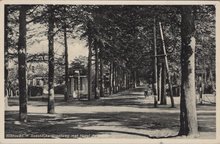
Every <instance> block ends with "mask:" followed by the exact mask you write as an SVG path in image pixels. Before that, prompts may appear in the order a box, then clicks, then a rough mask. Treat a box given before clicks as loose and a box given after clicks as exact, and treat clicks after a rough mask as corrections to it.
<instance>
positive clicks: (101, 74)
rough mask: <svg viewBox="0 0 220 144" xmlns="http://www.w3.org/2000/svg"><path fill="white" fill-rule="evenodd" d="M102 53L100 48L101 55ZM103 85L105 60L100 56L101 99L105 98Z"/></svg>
mask: <svg viewBox="0 0 220 144" xmlns="http://www.w3.org/2000/svg"><path fill="white" fill-rule="evenodd" d="M101 53H102V52H101V48H100V54H101ZM103 84H104V81H103V60H102V57H101V55H100V97H103V96H104V89H103Z"/></svg>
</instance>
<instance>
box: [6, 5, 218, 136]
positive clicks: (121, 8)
mask: <svg viewBox="0 0 220 144" xmlns="http://www.w3.org/2000/svg"><path fill="white" fill-rule="evenodd" d="M214 14H215V8H214V7H213V6H131V5H118V6H111V5H93V6H88V5H6V6H5V85H7V81H8V74H7V73H8V68H7V66H8V65H7V63H8V56H9V53H8V50H9V49H10V48H16V49H17V55H18V66H19V69H18V72H19V93H20V94H19V96H20V97H19V102H20V114H19V117H20V121H27V89H26V56H27V53H26V48H27V43H26V41H27V39H29V40H30V39H31V40H32V41H33V42H34V41H36V37H39V35H40V34H39V33H36V32H35V33H31V30H29V29H27V27H28V28H30V26H32V25H34V24H40V25H44V26H45V27H47V31H45V32H44V35H47V38H48V55H49V58H48V69H49V73H48V92H49V94H48V113H54V112H55V109H54V103H55V101H54V53H55V52H54V41H55V40H57V41H58V40H60V39H63V42H62V43H63V45H64V48H65V81H66V92H65V100H66V101H68V99H69V96H68V89H69V88H68V80H69V79H68V75H69V74H68V66H69V64H68V38H71V37H74V36H76V35H75V34H76V33H77V35H78V36H80V37H81V38H83V39H86V41H87V46H88V65H87V68H88V69H87V74H88V100H91V99H94V98H96V99H98V98H99V97H100V96H103V95H104V91H103V74H104V71H105V70H106V69H107V70H108V73H109V79H110V88H109V92H110V94H112V93H116V92H117V91H120V90H123V89H125V88H132V87H135V86H136V84H137V81H138V80H137V78H140V77H146V76H148V77H151V78H153V77H154V75H155V73H157V72H156V71H154V67H155V65H154V64H155V63H154V62H155V60H159V58H157V59H156V58H155V59H154V57H156V55H154V49H153V47H155V48H156V51H157V54H160V53H161V52H162V50H163V49H162V46H163V43H161V42H162V40H161V36H160V35H159V33H160V31H159V29H154V27H159V25H158V23H159V22H161V23H162V24H163V25H162V26H163V28H162V29H163V30H164V37H165V40H164V44H165V45H166V47H167V48H168V49H169V50H171V51H172V53H170V54H168V55H167V57H168V63H169V67H170V71H171V72H173V73H174V72H175V73H177V74H179V71H180V69H181V73H180V74H181V89H182V90H181V116H180V123H181V126H180V127H181V128H180V134H181V135H182V134H184V135H188V134H197V132H198V126H197V118H196V107H195V100H196V99H195V85H194V84H195V53H197V57H196V61H200V60H201V59H202V55H201V54H205V55H211V54H213V53H215V49H214V47H215V44H214V43H215V42H214V41H215V32H214V30H215V17H214ZM17 15H19V19H16V18H15V17H16V16H17ZM201 18H204V20H203V19H201ZM205 18H206V19H205ZM207 19H208V20H210V21H211V22H212V24H208V23H207ZM14 25H19V29H18V31H17V32H15V30H14V29H13V26H14ZM195 26H196V27H197V29H198V30H196V29H195ZM28 32H30V33H29V34H28ZM207 33H209V35H207ZM201 35H202V37H203V38H202V39H201ZM207 37H210V38H209V39H208V38H207ZM55 38H56V39H55ZM195 39H198V41H199V42H200V45H202V46H203V47H204V49H199V50H200V51H196V50H195V46H196V45H195ZM16 41H17V42H16ZM203 44H205V45H203ZM210 48H211V49H210ZM210 59H212V61H214V60H215V59H214V58H213V57H210ZM93 64H94V65H93ZM93 66H94V71H95V74H94V75H95V76H94V77H95V79H94V80H93V78H92V77H93V76H92V75H93V71H92V69H93ZM211 68H212V69H213V67H211ZM148 80H149V79H148ZM93 81H94V83H95V84H94V85H95V87H94V94H93V92H92V83H93ZM149 81H150V82H151V83H152V84H153V86H154V85H155V82H156V78H155V79H152V80H149ZM154 89H156V87H154ZM154 91H156V90H154Z"/></svg>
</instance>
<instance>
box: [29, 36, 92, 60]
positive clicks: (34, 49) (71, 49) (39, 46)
mask: <svg viewBox="0 0 220 144" xmlns="http://www.w3.org/2000/svg"><path fill="white" fill-rule="evenodd" d="M54 51H55V55H56V56H59V55H61V54H62V53H63V52H64V46H63V45H61V44H60V43H58V42H56V41H55V43H54ZM43 52H44V53H48V40H47V39H46V38H45V40H42V41H40V42H36V43H34V44H32V45H30V46H28V47H27V53H29V54H36V53H43ZM80 55H82V56H87V55H88V48H87V47H86V42H85V41H84V40H80V39H79V38H75V39H68V61H69V62H71V61H72V60H73V59H74V58H75V57H78V56H80Z"/></svg>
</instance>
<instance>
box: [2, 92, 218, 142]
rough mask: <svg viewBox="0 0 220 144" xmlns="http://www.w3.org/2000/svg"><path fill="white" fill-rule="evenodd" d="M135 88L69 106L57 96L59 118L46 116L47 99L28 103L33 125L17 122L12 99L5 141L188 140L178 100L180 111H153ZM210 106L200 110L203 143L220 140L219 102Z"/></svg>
mask: <svg viewBox="0 0 220 144" xmlns="http://www.w3.org/2000/svg"><path fill="white" fill-rule="evenodd" d="M143 91H144V88H136V89H133V90H129V91H125V92H122V93H118V94H115V95H111V96H107V97H102V98H101V99H99V100H93V101H86V100H81V101H77V100H73V101H70V102H64V101H63V96H62V95H56V96H55V98H56V106H55V112H56V113H55V114H47V101H46V96H43V97H42V96H41V97H35V98H31V99H30V100H29V102H28V122H27V123H20V122H19V121H18V98H10V99H9V107H8V108H7V110H6V111H5V137H6V138H71V139H72V138H74V139H75V138H126V139H130V138H132V139H135V138H138V139H140V138H141V139H142V138H152V139H160V138H174V139H180V138H186V137H179V136H177V133H178V130H179V101H180V100H179V97H175V98H174V100H175V104H176V106H175V108H170V102H169V100H170V99H169V97H168V98H167V101H168V104H167V105H158V108H154V107H153V97H152V96H149V97H147V98H145V97H144V95H143ZM205 97H206V101H207V102H206V103H204V104H203V105H200V104H198V105H197V113H198V114H197V115H198V123H199V132H200V136H199V137H198V138H199V139H201V138H202V139H203V138H204V139H214V138H215V135H216V107H215V105H214V104H212V103H209V101H212V102H214V101H215V97H214V96H212V95H206V96H205Z"/></svg>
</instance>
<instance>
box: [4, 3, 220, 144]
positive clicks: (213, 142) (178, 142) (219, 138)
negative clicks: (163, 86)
mask: <svg viewBox="0 0 220 144" xmlns="http://www.w3.org/2000/svg"><path fill="white" fill-rule="evenodd" d="M4 4H77V5H134V4H138V5H200V4H212V5H215V6H216V90H217V92H216V103H217V104H216V139H101V138H99V139H94V138H86V139H60V140H59V139H4V90H3V89H4V75H3V74H1V75H0V79H1V81H0V87H1V99H0V100H1V105H0V108H1V111H0V114H1V115H0V122H1V125H0V129H1V131H0V143H53V144H56V143H70V142H73V143H76V144H77V143H90V144H103V143H127V144H130V143H135V144H142V143H143V144H149V143H158V144H166V143H167V144H171V143H173V144H183V143H184V144H188V143H193V144H197V143H199V144H220V135H219V134H220V130H219V128H220V124H219V122H220V119H219V112H220V105H219V101H220V97H219V96H218V94H219V92H220V89H219V88H220V87H219V82H220V77H219V72H220V71H219V67H218V65H219V64H220V59H219V54H220V50H219V49H218V48H219V46H220V42H219V40H220V37H219V32H220V29H219V24H220V23H219V18H220V10H219V8H220V1H113V0H112V1H102V0H100V1H98V0H96V1H86V0H75V1H74V0H72V1H71V0H44V1H42V0H35V1H34V0H19V1H18V0H0V16H1V20H2V21H1V23H0V25H1V27H0V32H1V35H0V41H1V43H0V47H1V49H0V53H1V56H0V65H1V72H2V73H4V43H3V42H4Z"/></svg>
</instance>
